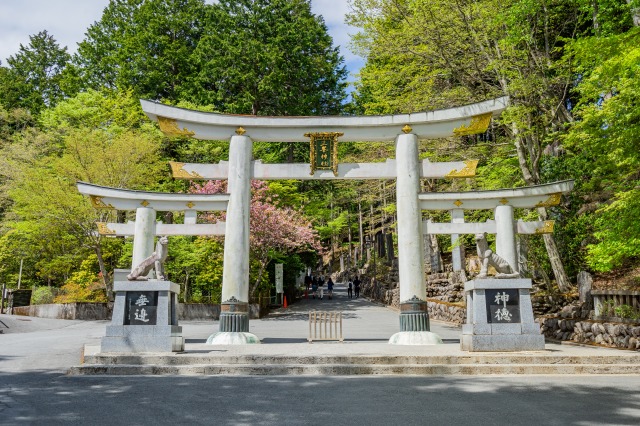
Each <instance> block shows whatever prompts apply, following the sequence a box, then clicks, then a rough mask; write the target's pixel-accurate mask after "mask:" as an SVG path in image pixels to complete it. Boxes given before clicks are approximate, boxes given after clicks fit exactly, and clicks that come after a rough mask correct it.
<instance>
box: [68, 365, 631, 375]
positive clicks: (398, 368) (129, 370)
mask: <svg viewBox="0 0 640 426" xmlns="http://www.w3.org/2000/svg"><path fill="white" fill-rule="evenodd" d="M639 373H640V364H551V363H549V364H428V365H426V364H402V365H398V364H396V365H383V364H329V363H327V364H316V365H308V364H271V365H267V364H264V365H259V364H191V365H148V364H147V365H131V364H115V365H94V364H84V365H81V366H78V367H72V368H71V370H70V371H69V374H70V375H74V376H77V375H114V376H117V375H189V376H199V375H204V376H209V375H263V376H287V375H307V376H345V375H424V376H429V375H435V376H445V375H464V376H474V375H513V374H524V375H535V374H581V375H594V374H618V375H619V374H639Z"/></svg>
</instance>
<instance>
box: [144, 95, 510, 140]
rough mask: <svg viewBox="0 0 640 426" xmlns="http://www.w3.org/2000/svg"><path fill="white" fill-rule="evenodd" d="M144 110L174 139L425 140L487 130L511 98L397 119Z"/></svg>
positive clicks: (154, 105) (153, 106) (149, 106)
mask: <svg viewBox="0 0 640 426" xmlns="http://www.w3.org/2000/svg"><path fill="white" fill-rule="evenodd" d="M140 103H141V105H142V110H143V111H144V112H145V114H147V116H148V117H149V118H150V119H152V120H154V121H157V122H158V123H159V124H160V129H161V130H162V131H163V132H164V133H165V134H166V135H168V136H189V137H193V138H196V139H205V140H228V139H229V138H231V137H232V136H234V135H243V134H246V135H247V136H249V137H251V139H252V140H254V141H262V142H302V141H308V140H309V139H308V137H306V136H305V134H307V133H327V132H339V133H343V134H344V135H342V136H340V141H344V142H358V141H387V142H393V141H395V139H396V137H397V136H398V135H399V134H402V133H413V134H415V135H417V136H418V137H419V138H421V139H435V138H444V137H449V136H454V135H469V134H476V133H482V132H484V131H486V129H487V127H488V125H489V122H490V121H491V117H493V116H497V115H499V114H500V113H501V112H502V111H503V110H504V109H505V108H506V107H507V105H508V103H509V98H508V97H506V96H505V97H501V98H496V99H491V100H488V101H484V102H479V103H476V104H471V105H465V106H461V107H457V108H449V109H443V110H437V111H425V112H416V113H411V114H395V115H376V116H373V115H366V116H317V117H282V116H279V117H266V116H254V115H232V114H218V113H211V112H202V111H195V110H189V109H184V108H178V107H174V106H170V105H164V104H161V103H158V102H153V101H148V100H141V101H140Z"/></svg>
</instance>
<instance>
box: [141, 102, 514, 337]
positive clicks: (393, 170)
mask: <svg viewBox="0 0 640 426" xmlns="http://www.w3.org/2000/svg"><path fill="white" fill-rule="evenodd" d="M507 102H508V98H506V97H503V98H498V99H493V100H489V101H485V102H480V103H477V104H473V105H467V106H463V107H459V108H451V109H446V110H438V111H429V112H420V113H413V114H398V115H386V116H359V117H352V116H351V117H258V116H244V115H226V114H215V113H206V112H200V111H192V110H186V109H181V108H176V107H172V106H168V105H163V104H160V103H156V102H151V101H146V100H142V101H141V104H142V109H143V110H144V112H145V113H146V114H147V116H148V117H149V118H151V119H152V120H154V121H157V122H158V123H159V125H160V129H161V130H162V131H163V132H164V133H165V134H166V135H168V136H188V137H193V138H196V139H209V140H225V139H229V141H230V148H229V162H228V163H226V162H225V163H220V164H218V165H197V164H184V163H174V164H173V165H172V167H173V171H174V175H175V176H176V177H181V178H186V179H225V178H228V180H229V183H228V191H229V197H230V198H229V206H228V210H227V222H226V230H225V249H224V265H223V282H222V300H223V302H222V307H221V317H220V331H219V332H218V333H216V334H214V335H212V336H211V337H210V338H209V340H208V343H212V344H229V343H233V344H238V343H254V342H255V341H256V337H255V336H254V335H252V334H251V333H249V326H248V325H249V321H248V302H249V203H250V180H251V179H252V178H255V179H270V178H280V179H305V178H306V179H309V178H311V179H316V178H319V179H333V178H342V179H349V178H352V179H379V178H393V177H395V178H396V179H397V185H396V191H397V196H396V201H397V212H398V251H399V275H400V300H401V303H400V311H401V312H400V332H399V333H396V334H395V335H394V336H392V337H391V339H390V341H389V342H390V343H394V344H435V343H441V340H440V338H439V337H438V336H437V335H435V334H433V333H431V332H430V331H429V317H428V314H427V303H426V288H425V285H424V265H423V258H422V256H423V254H422V253H423V242H422V218H421V205H420V201H419V199H418V194H419V193H420V178H421V177H433V178H435V177H472V176H474V174H475V166H476V164H477V162H476V161H467V162H457V163H444V164H442V163H441V164H437V163H430V162H428V161H427V162H422V164H421V163H420V162H419V160H418V153H419V151H418V139H435V138H445V137H450V136H454V135H469V134H475V133H482V132H484V131H486V129H487V127H488V125H489V123H490V121H491V118H492V116H494V115H498V114H500V113H501V112H502V110H504V108H506V105H507ZM317 136H323V137H331V138H334V139H335V140H336V141H337V139H338V138H339V139H340V141H344V142H358V141H391V140H395V145H396V159H395V162H394V161H393V160H388V161H387V162H386V163H383V164H377V163H376V164H341V165H339V166H338V167H337V168H334V169H333V176H332V175H331V173H330V172H327V171H316V172H315V173H314V170H313V167H312V169H311V170H312V174H313V176H310V175H309V166H310V165H299V164H298V165H287V164H282V165H281V164H275V165H272V164H262V163H261V162H259V161H256V162H252V161H251V157H252V143H253V141H254V140H255V141H263V142H302V141H305V140H308V137H311V138H312V140H313V137H317ZM336 152H337V151H336ZM335 160H336V161H335V163H337V158H336V159H335Z"/></svg>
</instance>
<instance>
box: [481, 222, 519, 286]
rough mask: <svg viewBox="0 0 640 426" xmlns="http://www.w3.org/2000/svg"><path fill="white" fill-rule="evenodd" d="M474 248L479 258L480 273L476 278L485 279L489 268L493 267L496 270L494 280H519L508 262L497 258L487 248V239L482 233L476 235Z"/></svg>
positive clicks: (517, 274)
mask: <svg viewBox="0 0 640 426" xmlns="http://www.w3.org/2000/svg"><path fill="white" fill-rule="evenodd" d="M476 247H477V249H478V257H479V258H480V262H481V267H480V273H479V274H478V276H477V277H476V278H487V272H488V270H489V266H493V267H494V268H495V270H496V278H520V274H519V273H517V272H514V270H513V267H512V266H511V265H509V262H507V261H506V260H504V259H503V258H502V257H500V256H498V255H497V254H495V253H494V252H493V250H491V249H490V248H489V243H487V237H486V236H485V234H484V233H482V234H476Z"/></svg>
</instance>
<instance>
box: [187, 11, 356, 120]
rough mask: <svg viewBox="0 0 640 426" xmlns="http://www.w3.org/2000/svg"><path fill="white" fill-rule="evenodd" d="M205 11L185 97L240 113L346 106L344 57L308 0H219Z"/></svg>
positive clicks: (332, 110) (331, 110)
mask: <svg viewBox="0 0 640 426" xmlns="http://www.w3.org/2000/svg"><path fill="white" fill-rule="evenodd" d="M208 12H209V14H208V18H207V26H206V28H205V33H204V36H203V38H202V40H201V41H200V43H199V45H198V48H197V49H196V51H195V52H194V55H193V60H194V61H195V62H197V63H198V64H199V66H200V72H199V73H198V74H197V76H195V78H193V79H192V80H191V81H190V84H189V85H188V89H187V91H186V94H187V96H186V98H188V99H190V100H192V101H194V102H195V103H198V104H201V105H210V104H212V105H215V106H216V108H217V109H218V110H220V111H225V112H232V113H238V114H253V115H325V114H336V113H338V112H339V111H340V110H341V108H342V102H343V100H344V99H345V96H346V94H345V88H346V83H345V82H344V81H345V78H346V76H347V70H346V68H345V67H344V66H343V65H342V64H343V62H344V59H343V58H342V57H341V56H340V55H339V53H338V48H335V47H333V46H332V39H331V36H329V34H328V33H327V27H326V25H325V23H324V21H323V19H322V17H319V16H316V15H314V14H313V13H311V6H310V2H309V0H233V1H230V0H221V1H220V2H218V3H217V4H214V5H212V7H211V8H210V9H209V11H208Z"/></svg>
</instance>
